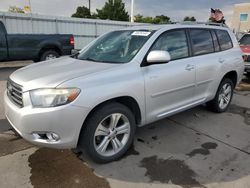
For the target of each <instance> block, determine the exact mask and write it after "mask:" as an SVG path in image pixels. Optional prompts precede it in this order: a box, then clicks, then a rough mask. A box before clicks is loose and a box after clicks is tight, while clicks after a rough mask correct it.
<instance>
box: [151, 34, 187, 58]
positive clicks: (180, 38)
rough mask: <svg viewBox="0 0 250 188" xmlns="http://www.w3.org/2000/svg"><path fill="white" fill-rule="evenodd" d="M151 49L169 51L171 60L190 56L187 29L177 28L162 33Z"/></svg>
mask: <svg viewBox="0 0 250 188" xmlns="http://www.w3.org/2000/svg"><path fill="white" fill-rule="evenodd" d="M151 50H164V51H168V52H169V54H170V56H171V60H175V59H180V58H184V57H188V44H187V38H186V33H185V31H184V30H175V31H169V32H166V33H164V34H162V35H161V36H160V37H159V38H158V39H157V41H156V43H155V44H154V46H153V47H152V49H151Z"/></svg>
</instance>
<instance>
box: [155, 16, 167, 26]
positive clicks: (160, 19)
mask: <svg viewBox="0 0 250 188" xmlns="http://www.w3.org/2000/svg"><path fill="white" fill-rule="evenodd" d="M169 22H170V17H168V16H165V15H160V16H156V17H155V18H154V23H157V24H163V23H169Z"/></svg>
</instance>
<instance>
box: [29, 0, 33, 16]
mask: <svg viewBox="0 0 250 188" xmlns="http://www.w3.org/2000/svg"><path fill="white" fill-rule="evenodd" d="M29 7H30V13H32V9H31V0H29Z"/></svg>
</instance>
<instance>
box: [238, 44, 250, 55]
mask: <svg viewBox="0 0 250 188" xmlns="http://www.w3.org/2000/svg"><path fill="white" fill-rule="evenodd" d="M240 48H241V50H242V52H243V54H250V45H241V46H240Z"/></svg>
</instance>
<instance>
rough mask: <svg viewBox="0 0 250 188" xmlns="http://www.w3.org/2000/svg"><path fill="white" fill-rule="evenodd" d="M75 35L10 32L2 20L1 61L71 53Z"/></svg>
mask: <svg viewBox="0 0 250 188" xmlns="http://www.w3.org/2000/svg"><path fill="white" fill-rule="evenodd" d="M72 49H74V37H73V35H67V34H65V35H64V34H52V35H47V34H8V33H7V31H6V29H5V26H4V24H3V23H2V22H1V21H0V62H1V61H7V60H8V61H9V60H10V61H12V60H33V61H35V62H37V61H44V60H49V59H53V58H57V57H59V56H62V55H70V54H71V51H72Z"/></svg>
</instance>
